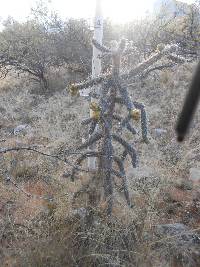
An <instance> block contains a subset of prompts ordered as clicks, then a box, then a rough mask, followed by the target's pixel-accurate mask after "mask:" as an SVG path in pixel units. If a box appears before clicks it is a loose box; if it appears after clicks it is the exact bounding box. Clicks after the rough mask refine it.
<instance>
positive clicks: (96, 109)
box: [90, 102, 101, 120]
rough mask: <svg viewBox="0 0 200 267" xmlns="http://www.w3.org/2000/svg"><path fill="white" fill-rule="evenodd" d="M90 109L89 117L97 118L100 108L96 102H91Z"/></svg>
mask: <svg viewBox="0 0 200 267" xmlns="http://www.w3.org/2000/svg"><path fill="white" fill-rule="evenodd" d="M90 109H91V118H93V119H95V120H99V118H100V114H101V108H100V107H99V106H98V104H97V103H95V102H91V103H90Z"/></svg>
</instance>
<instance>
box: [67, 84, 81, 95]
mask: <svg viewBox="0 0 200 267" xmlns="http://www.w3.org/2000/svg"><path fill="white" fill-rule="evenodd" d="M69 92H70V94H71V96H79V89H78V88H77V86H76V85H75V84H71V85H70V86H69Z"/></svg>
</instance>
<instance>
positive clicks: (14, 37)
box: [0, 2, 200, 267]
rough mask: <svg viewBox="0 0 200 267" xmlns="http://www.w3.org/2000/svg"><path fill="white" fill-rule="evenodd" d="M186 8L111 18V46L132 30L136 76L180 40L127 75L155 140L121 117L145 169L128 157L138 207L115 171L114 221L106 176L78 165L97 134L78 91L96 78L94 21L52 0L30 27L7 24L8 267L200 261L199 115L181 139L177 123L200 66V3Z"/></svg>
mask: <svg viewBox="0 0 200 267" xmlns="http://www.w3.org/2000/svg"><path fill="white" fill-rule="evenodd" d="M178 3H179V4H180V2H178ZM178 7H179V8H180V10H181V16H178V14H176V15H175V16H173V19H172V18H171V17H168V16H169V14H168V12H167V10H161V11H162V12H161V13H160V14H159V15H158V16H154V17H152V18H150V17H148V18H144V19H142V20H141V21H133V22H131V23H127V24H124V25H115V24H113V23H111V22H110V21H108V20H107V21H105V25H104V26H105V27H104V31H105V32H104V44H105V45H106V47H108V49H109V48H110V43H111V41H112V40H113V39H115V40H117V41H119V42H120V40H121V36H122V35H123V36H124V38H125V39H127V40H128V41H127V46H126V49H127V50H131V51H132V53H131V54H130V55H129V54H128V53H127V55H128V56H125V57H124V58H122V62H121V75H125V74H126V73H127V72H128V73H129V72H130V73H132V74H133V73H134V71H132V72H131V70H135V69H136V68H137V67H138V64H141V65H142V64H143V65H144V62H148V59H149V58H150V59H152V58H153V57H155V55H159V54H161V53H163V52H162V51H163V49H165V48H166V46H167V45H169V44H170V45H171V44H176V46H177V47H178V49H177V50H175V52H173V53H172V54H170V56H169V55H168V54H164V56H163V57H159V58H158V60H156V61H155V62H154V61H153V62H152V63H151V64H150V65H148V67H147V68H145V69H144V70H143V69H142V71H141V72H140V73H139V75H128V76H127V77H126V79H124V83H125V84H126V88H127V93H128V94H129V96H130V99H131V101H133V102H134V101H137V102H140V103H144V104H145V109H146V113H147V118H148V140H149V142H148V143H145V142H143V141H142V138H141V130H140V122H139V121H137V120H136V121H134V122H132V121H131V125H132V126H133V127H134V128H135V129H136V134H135V135H134V137H133V136H132V134H130V133H129V132H128V131H126V132H124V133H123V134H122V133H121V132H120V131H119V127H118V126H119V125H117V124H116V125H115V124H114V130H117V133H118V134H119V135H120V136H123V137H124V138H125V139H126V140H127V142H128V143H129V144H130V145H131V147H134V148H135V150H136V151H137V155H138V165H137V167H136V168H133V167H132V165H131V159H130V158H128V160H127V161H125V162H124V168H125V171H126V178H127V186H128V190H129V198H130V201H131V203H132V207H129V206H128V205H127V203H126V199H125V198H124V192H123V190H124V187H123V184H122V183H121V179H120V176H119V177H115V178H113V180H112V182H113V184H114V186H113V193H112V197H113V203H112V204H113V206H112V212H111V214H109V216H108V214H107V213H106V210H107V204H108V199H106V198H105V197H104V190H103V186H102V180H103V178H102V177H101V175H102V173H100V172H99V171H96V172H89V171H88V168H87V161H84V162H83V164H81V165H80V166H76V165H75V164H76V159H77V151H76V148H77V147H78V146H80V145H81V144H82V143H84V142H85V141H86V140H87V138H88V127H87V125H83V124H82V121H83V120H86V119H87V118H88V117H89V101H88V99H87V97H83V96H79V95H78V94H77V95H76V96H71V94H70V91H69V88H72V86H73V88H75V86H80V84H81V81H84V83H85V82H86V83H87V82H89V83H90V82H91V79H89V80H88V79H87V77H88V76H90V72H91V66H90V64H91V60H92V30H91V29H90V27H89V25H88V24H87V22H85V21H82V20H75V19H74V20H63V19H61V18H59V16H58V15H57V14H51V13H49V12H48V6H44V3H43V4H42V3H40V4H39V5H38V6H37V8H35V9H34V10H33V11H32V12H33V13H32V16H31V17H30V18H28V19H27V21H26V22H19V21H15V20H12V19H10V20H8V21H6V22H5V23H4V28H3V29H2V31H1V32H0V70H1V74H2V77H1V80H0V96H1V97H0V120H1V121H0V144H1V148H0V152H1V153H0V266H3V267H4V266H5V267H6V266H9V267H18V266H19V267H21V266H22V267H25V266H31V267H35V266H36V267H37V266H46V267H51V266H52V267H65V266H66V267H71V266H74V267H75V266H80V267H82V266H83V267H89V266H112V267H114V266H138V267H140V266H141V267H149V266H152V267H180V266H181V267H186V266H187V267H193V266H194V267H198V266H200V163H199V152H200V142H199V125H200V117H199V112H198V111H199V110H197V112H196V114H195V116H194V119H193V122H192V124H191V129H190V134H189V135H188V136H187V139H186V140H185V141H184V142H183V143H178V142H177V140H176V134H175V130H174V128H175V125H176V122H177V119H178V116H179V113H180V110H181V107H182V104H183V101H184V98H185V95H186V92H187V90H188V88H189V85H190V83H191V80H192V76H193V73H194V71H195V69H196V65H197V62H198V61H199V39H198V38H199V29H200V28H199V27H200V25H199V22H200V12H199V5H198V3H197V4H195V5H187V6H186V7H187V9H185V6H184V5H181V6H178ZM177 24H178V26H179V27H177ZM122 33H123V34H122ZM97 45H98V44H97ZM104 49H105V47H104ZM125 51H126V50H125ZM141 65H139V66H141ZM111 67H112V63H111V61H110V59H109V57H104V58H103V73H105V75H110V73H111V72H110V70H111ZM124 77H125V76H124ZM76 93H77V92H76ZM116 113H117V114H119V115H121V116H122V117H126V115H127V110H126V109H125V108H124V107H121V106H119V105H116ZM96 115H98V114H96ZM98 123H99V122H98ZM99 125H100V123H99ZM113 147H114V150H115V152H116V153H119V152H121V150H120V149H119V147H118V146H117V145H116V144H114V146H113ZM9 149H10V151H8V150H9ZM3 152H5V153H3ZM70 152H71V153H70ZM72 152H73V153H72ZM78 155H79V154H78ZM74 166H75V167H76V168H78V169H77V170H78V171H77V172H76V176H75V179H74V181H72V180H71V179H70V175H69V174H71V171H72V169H73V167H74ZM114 167H115V165H114Z"/></svg>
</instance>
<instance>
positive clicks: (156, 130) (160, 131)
mask: <svg viewBox="0 0 200 267" xmlns="http://www.w3.org/2000/svg"><path fill="white" fill-rule="evenodd" d="M166 133H167V130H165V129H161V128H157V129H155V134H156V136H157V137H160V136H162V135H164V134H166Z"/></svg>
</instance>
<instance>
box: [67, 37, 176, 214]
mask: <svg viewBox="0 0 200 267" xmlns="http://www.w3.org/2000/svg"><path fill="white" fill-rule="evenodd" d="M93 44H94V45H95V47H96V48H97V49H99V50H100V51H101V52H102V53H103V56H108V55H110V56H111V57H112V72H111V73H109V74H105V75H101V76H99V77H97V78H95V79H92V80H89V81H86V82H83V83H80V84H73V85H71V86H70V88H69V90H70V92H71V94H72V95H76V94H78V91H79V90H81V89H83V88H86V87H91V86H93V85H97V84H102V88H101V92H100V94H95V93H94V92H93V91H91V94H90V95H91V96H92V97H93V98H96V99H97V101H96V102H92V103H91V105H90V109H92V111H93V114H92V117H91V118H89V119H86V120H85V121H83V125H89V135H90V137H89V139H88V140H87V142H85V143H84V144H82V145H80V146H79V147H78V148H77V150H79V151H80V150H83V149H87V148H88V147H90V146H91V145H92V144H94V143H99V145H98V149H97V150H96V151H87V152H85V153H83V154H81V156H80V157H79V158H78V159H77V161H76V165H75V167H74V168H73V170H72V173H71V178H72V180H74V176H75V174H76V172H77V170H78V169H79V165H80V164H81V163H82V162H83V161H84V160H85V159H86V158H88V157H96V158H98V160H99V164H98V173H99V176H98V179H99V181H101V182H102V184H103V187H104V195H105V198H106V200H107V204H108V205H107V214H111V212H112V207H113V176H117V177H119V178H120V179H121V180H122V187H123V191H124V196H125V198H126V201H127V204H128V206H130V207H131V202H130V197H129V192H128V187H127V181H126V172H125V167H124V161H125V159H126V158H127V156H130V158H131V162H132V166H133V167H134V168H135V167H136V166H137V163H138V159H137V153H136V151H135V149H134V148H133V147H132V146H131V144H130V143H129V142H127V141H126V140H125V139H124V138H123V137H121V136H120V134H119V133H120V130H122V129H124V128H125V129H127V130H128V131H129V132H130V133H131V134H133V135H134V134H136V130H135V129H134V127H133V126H132V120H133V121H139V120H141V129H142V138H143V141H144V142H146V143H148V136H147V117H146V112H145V108H144V105H143V104H141V103H138V102H132V100H131V98H130V97H129V94H128V91H127V86H126V83H125V80H126V79H127V78H130V77H132V78H133V77H136V76H138V75H141V74H144V73H145V71H146V72H148V73H149V72H150V71H151V70H150V69H149V67H150V66H151V65H152V64H154V63H155V62H156V61H158V60H159V59H160V58H161V57H162V56H164V55H167V54H168V53H170V52H172V51H173V50H174V49H175V47H174V46H170V47H167V48H165V49H164V50H162V51H160V52H158V53H157V54H155V55H154V56H152V57H151V58H149V59H148V60H146V61H145V62H143V63H141V64H139V65H138V66H137V67H136V68H134V69H132V70H131V71H129V72H128V73H123V74H121V75H120V62H121V57H122V56H124V55H127V54H129V53H131V49H126V41H125V40H122V41H121V42H119V43H117V42H113V45H112V48H111V49H109V48H107V47H105V46H102V45H100V44H98V43H97V42H96V41H95V40H93ZM133 50H134V49H133ZM155 69H156V68H155V67H154V68H153V70H155ZM158 69H159V67H158ZM116 104H120V105H123V106H125V107H126V109H127V111H128V114H127V115H126V116H125V117H124V116H123V115H118V114H117V113H116ZM115 122H117V123H118V131H115V130H116V129H115V127H114V123H115ZM96 128H97V129H96ZM95 129H96V131H95ZM113 142H116V143H118V144H120V145H121V146H122V148H123V152H122V154H121V155H117V153H116V152H115V149H114V145H113ZM114 164H116V165H117V167H118V169H117V170H116V169H115V167H114Z"/></svg>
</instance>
